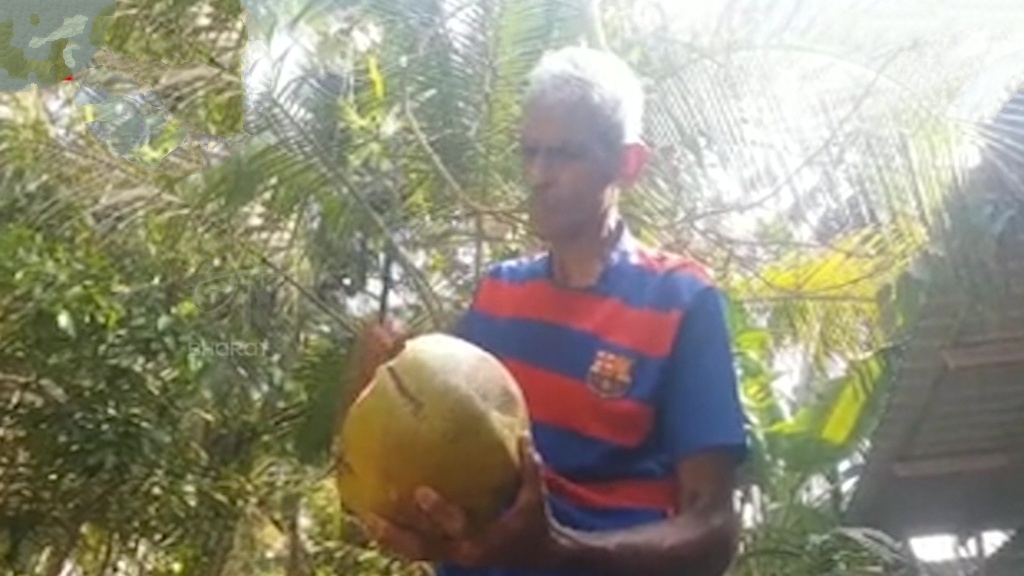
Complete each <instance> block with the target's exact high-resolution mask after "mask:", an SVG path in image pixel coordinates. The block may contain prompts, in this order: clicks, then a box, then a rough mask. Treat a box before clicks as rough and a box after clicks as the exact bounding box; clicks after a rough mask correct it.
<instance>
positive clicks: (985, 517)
mask: <svg viewBox="0 0 1024 576" xmlns="http://www.w3.org/2000/svg"><path fill="white" fill-rule="evenodd" d="M994 125H995V129H996V130H997V131H998V130H1003V132H1002V136H1001V137H1000V139H999V140H998V142H997V146H995V147H993V148H992V149H990V150H989V151H988V152H987V162H986V163H983V164H984V166H983V167H982V168H981V169H982V170H985V171H987V172H986V174H985V176H984V178H983V181H984V182H985V183H986V184H985V186H983V187H984V188H986V189H985V190H984V191H979V190H970V191H968V192H970V193H971V194H975V192H977V193H978V194H977V195H979V196H980V195H982V194H984V195H987V196H989V197H990V196H991V194H993V193H997V194H1002V195H1003V196H1004V197H1006V198H1010V199H1011V200H1012V201H1013V202H1016V201H1019V200H1020V199H1021V198H1024V160H1022V159H1024V92H1022V93H1020V94H1018V96H1017V97H1015V99H1014V100H1013V101H1012V102H1011V104H1010V105H1008V106H1007V108H1005V109H1004V111H1003V112H1002V113H1001V114H1000V117H997V119H996V122H995V123H994ZM994 182H998V184H993V183H994ZM1011 203H1012V202H1011ZM1000 254H1001V256H1002V258H1003V261H1002V262H1001V263H1000V264H999V265H998V266H997V267H996V270H995V276H994V278H995V282H996V283H997V285H998V286H997V287H998V288H999V290H996V291H995V292H998V294H994V293H993V292H989V293H988V294H986V295H985V296H984V297H979V296H978V295H977V294H973V293H971V292H969V291H965V290H963V289H962V288H958V287H957V286H953V285H951V286H945V287H939V288H938V289H936V290H935V291H934V292H933V293H931V294H930V295H929V297H928V299H927V303H926V305H925V309H924V311H923V313H922V314H921V315H920V320H919V322H918V323H917V324H916V326H915V327H914V328H913V330H912V331H911V332H910V334H909V339H908V347H907V349H906V351H905V355H904V358H903V359H902V360H901V365H900V368H899V378H898V381H897V382H896V384H895V385H894V387H893V390H892V392H891V397H890V398H889V399H888V402H887V408H886V411H885V413H884V415H883V417H882V420H881V422H880V424H879V426H878V428H877V429H876V430H875V432H874V434H873V437H872V444H871V450H870V453H869V455H868V458H867V463H866V465H865V469H864V473H863V475H862V477H861V479H860V481H859V483H858V486H857V488H856V491H855V493H854V495H853V498H852V501H851V505H850V510H849V521H850V522H855V523H860V524H866V525H870V526H875V527H877V528H880V529H882V530H885V531H887V532H890V533H891V534H893V535H896V536H901V537H910V536H916V535H926V534H935V533H959V534H965V533H971V532H974V531H981V530H986V529H1007V530H1012V529H1015V528H1017V527H1019V526H1020V525H1021V523H1022V521H1024V242H1022V241H1020V240H1019V239H1016V240H1012V241H1009V242H1006V243H1004V244H1003V245H1002V246H1001V247H1000ZM979 300H983V302H980V303H981V304H984V306H978V304H979ZM982 309H986V310H988V311H990V312H993V313H992V314H988V315H986V314H983V313H982V312H981V311H980V310H982ZM1020 573H1021V574H1024V571H1022V572H1020Z"/></svg>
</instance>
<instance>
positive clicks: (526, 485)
mask: <svg viewBox="0 0 1024 576" xmlns="http://www.w3.org/2000/svg"><path fill="white" fill-rule="evenodd" d="M519 447H520V454H521V461H522V481H523V484H522V488H520V490H519V496H518V497H517V498H516V504H515V506H521V505H523V504H529V503H534V502H536V501H538V500H543V498H544V478H543V474H542V470H543V462H541V459H540V455H539V454H537V451H536V450H534V449H533V440H532V439H531V438H530V436H529V434H527V435H524V436H523V438H522V439H521V440H520V443H519Z"/></svg>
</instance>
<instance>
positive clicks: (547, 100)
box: [526, 46, 644, 146]
mask: <svg viewBox="0 0 1024 576" xmlns="http://www.w3.org/2000/svg"><path fill="white" fill-rule="evenodd" d="M527 81H528V87H527V90H526V103H527V104H528V105H529V104H545V105H548V104H553V105H570V106H586V107H587V108H589V110H588V112H590V113H592V114H593V115H594V121H595V122H596V123H597V125H596V126H595V128H597V129H599V130H600V131H601V137H602V140H604V139H605V138H607V139H608V143H609V144H610V145H613V146H620V145H622V144H628V143H634V142H639V141H640V139H641V136H642V132H643V114H644V92H643V87H642V86H641V84H640V79H639V78H637V76H636V74H635V73H634V72H633V70H632V68H630V66H629V64H627V63H626V62H625V61H624V60H622V59H621V58H619V57H618V56H616V55H614V54H612V53H610V52H606V51H602V50H595V49H592V48H583V47H577V46H572V47H567V48H562V49H559V50H556V51H554V52H549V53H547V54H545V55H544V57H543V58H541V60H540V62H539V63H538V64H537V66H536V67H535V68H534V69H533V71H532V72H530V75H529V77H528V78H527Z"/></svg>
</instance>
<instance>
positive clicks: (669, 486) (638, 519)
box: [438, 229, 746, 576]
mask: <svg viewBox="0 0 1024 576" xmlns="http://www.w3.org/2000/svg"><path fill="white" fill-rule="evenodd" d="M551 270H552V267H551V259H550V256H549V255H547V254H542V255H539V256H533V257H528V258H522V259H517V260H511V261H506V262H501V263H498V264H496V265H494V266H493V267H491V269H490V270H489V272H488V274H487V276H486V277H485V278H484V279H483V281H482V282H481V283H480V285H479V286H478V287H477V290H476V294H475V295H474V298H473V301H472V303H471V305H470V308H469V310H468V311H467V312H466V314H465V315H464V317H463V318H462V320H461V322H460V324H459V326H458V328H457V329H456V334H457V335H458V336H460V337H462V338H465V339H467V340H469V341H471V342H473V343H475V344H477V345H478V346H481V347H483V348H484V349H486V350H488V351H489V352H491V353H492V354H494V355H496V356H497V357H498V358H500V359H501V361H502V362H503V363H504V364H505V366H506V367H507V368H508V369H509V370H510V371H511V372H512V374H513V375H514V376H515V378H516V380H517V381H518V383H519V385H520V387H521V388H522V390H523V394H524V396H525V398H526V402H527V406H528V408H529V412H530V418H531V430H532V434H533V439H534V445H535V447H536V449H537V451H538V452H539V453H540V455H541V458H542V460H543V462H544V466H545V470H544V477H545V483H546V486H547V488H548V492H549V497H550V507H551V512H552V514H553V515H554V516H555V518H556V519H557V520H558V521H559V522H560V523H562V524H564V525H566V526H569V527H571V528H575V529H578V530H585V531H595V530H615V529H623V528H629V527H632V526H636V525H639V524H645V523H649V522H654V521H658V520H662V519H665V518H667V517H668V516H669V515H671V514H672V513H673V511H674V509H675V506H676V494H675V471H674V470H675V464H676V463H677V462H678V461H679V460H680V459H682V458H685V457H686V456H688V455H691V454H694V453H696V452H699V451H703V450H706V449H709V448H721V449H726V450H730V451H733V452H735V453H736V455H737V457H739V458H742V457H743V455H744V453H745V449H746V438H745V428H744V417H743V413H742V409H741V404H740V401H739V395H738V390H737V381H736V373H735V370H734V368H733V357H732V350H731V346H730V340H729V334H728V330H727V326H726V317H725V312H724V305H723V301H722V298H721V293H720V292H719V291H718V289H717V288H716V287H715V286H714V284H713V283H712V282H711V280H710V279H709V277H708V275H707V274H706V273H705V272H704V270H703V269H702V268H701V267H700V266H698V265H697V264H696V263H694V262H692V261H690V260H687V259H684V258H681V257H678V256H674V255H670V254H666V253H663V252H659V251H655V250H652V249H649V248H647V247H645V246H643V245H642V244H640V243H639V242H638V241H637V240H636V239H635V238H634V237H633V236H632V235H631V234H630V233H629V230H628V229H623V230H622V232H621V234H620V236H619V240H618V242H617V243H616V245H615V248H614V250H613V251H612V252H611V254H610V256H609V259H608V262H607V265H606V266H605V268H604V271H603V272H602V275H601V276H600V278H599V279H598V281H597V282H596V283H595V284H594V285H593V286H591V287H589V288H586V289H576V288H567V287H563V286H560V285H558V284H557V283H556V282H555V281H554V280H553V276H552V272H551ZM467 465H471V464H469V463H467ZM438 576H568V575H563V574H543V575H541V574H535V575H534V574H531V575H526V574H523V573H520V572H509V571H499V570H489V571H486V570H485V571H480V570H467V569H463V568H459V567H452V566H442V567H439V569H438Z"/></svg>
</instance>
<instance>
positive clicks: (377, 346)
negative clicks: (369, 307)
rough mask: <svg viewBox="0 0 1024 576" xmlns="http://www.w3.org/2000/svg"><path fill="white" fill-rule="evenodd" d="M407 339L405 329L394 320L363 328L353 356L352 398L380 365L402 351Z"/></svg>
mask: <svg viewBox="0 0 1024 576" xmlns="http://www.w3.org/2000/svg"><path fill="white" fill-rule="evenodd" d="M408 339H409V334H408V333H407V332H406V331H405V328H404V327H403V326H401V325H400V324H399V323H398V322H396V321H394V320H388V321H385V322H381V323H376V322H372V323H369V324H367V325H366V326H365V327H364V329H363V331H362V333H360V334H359V336H358V337H357V338H356V343H355V348H354V354H353V360H354V366H355V382H356V385H355V387H354V390H353V397H355V396H358V395H359V393H360V392H361V391H362V390H363V388H365V387H366V385H367V384H369V383H370V380H372V379H373V375H374V373H375V372H376V371H377V368H379V367H380V365H381V364H384V363H385V362H387V361H388V360H391V359H392V358H394V357H395V355H396V354H398V353H399V352H401V351H402V347H403V346H405V341H406V340H408Z"/></svg>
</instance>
